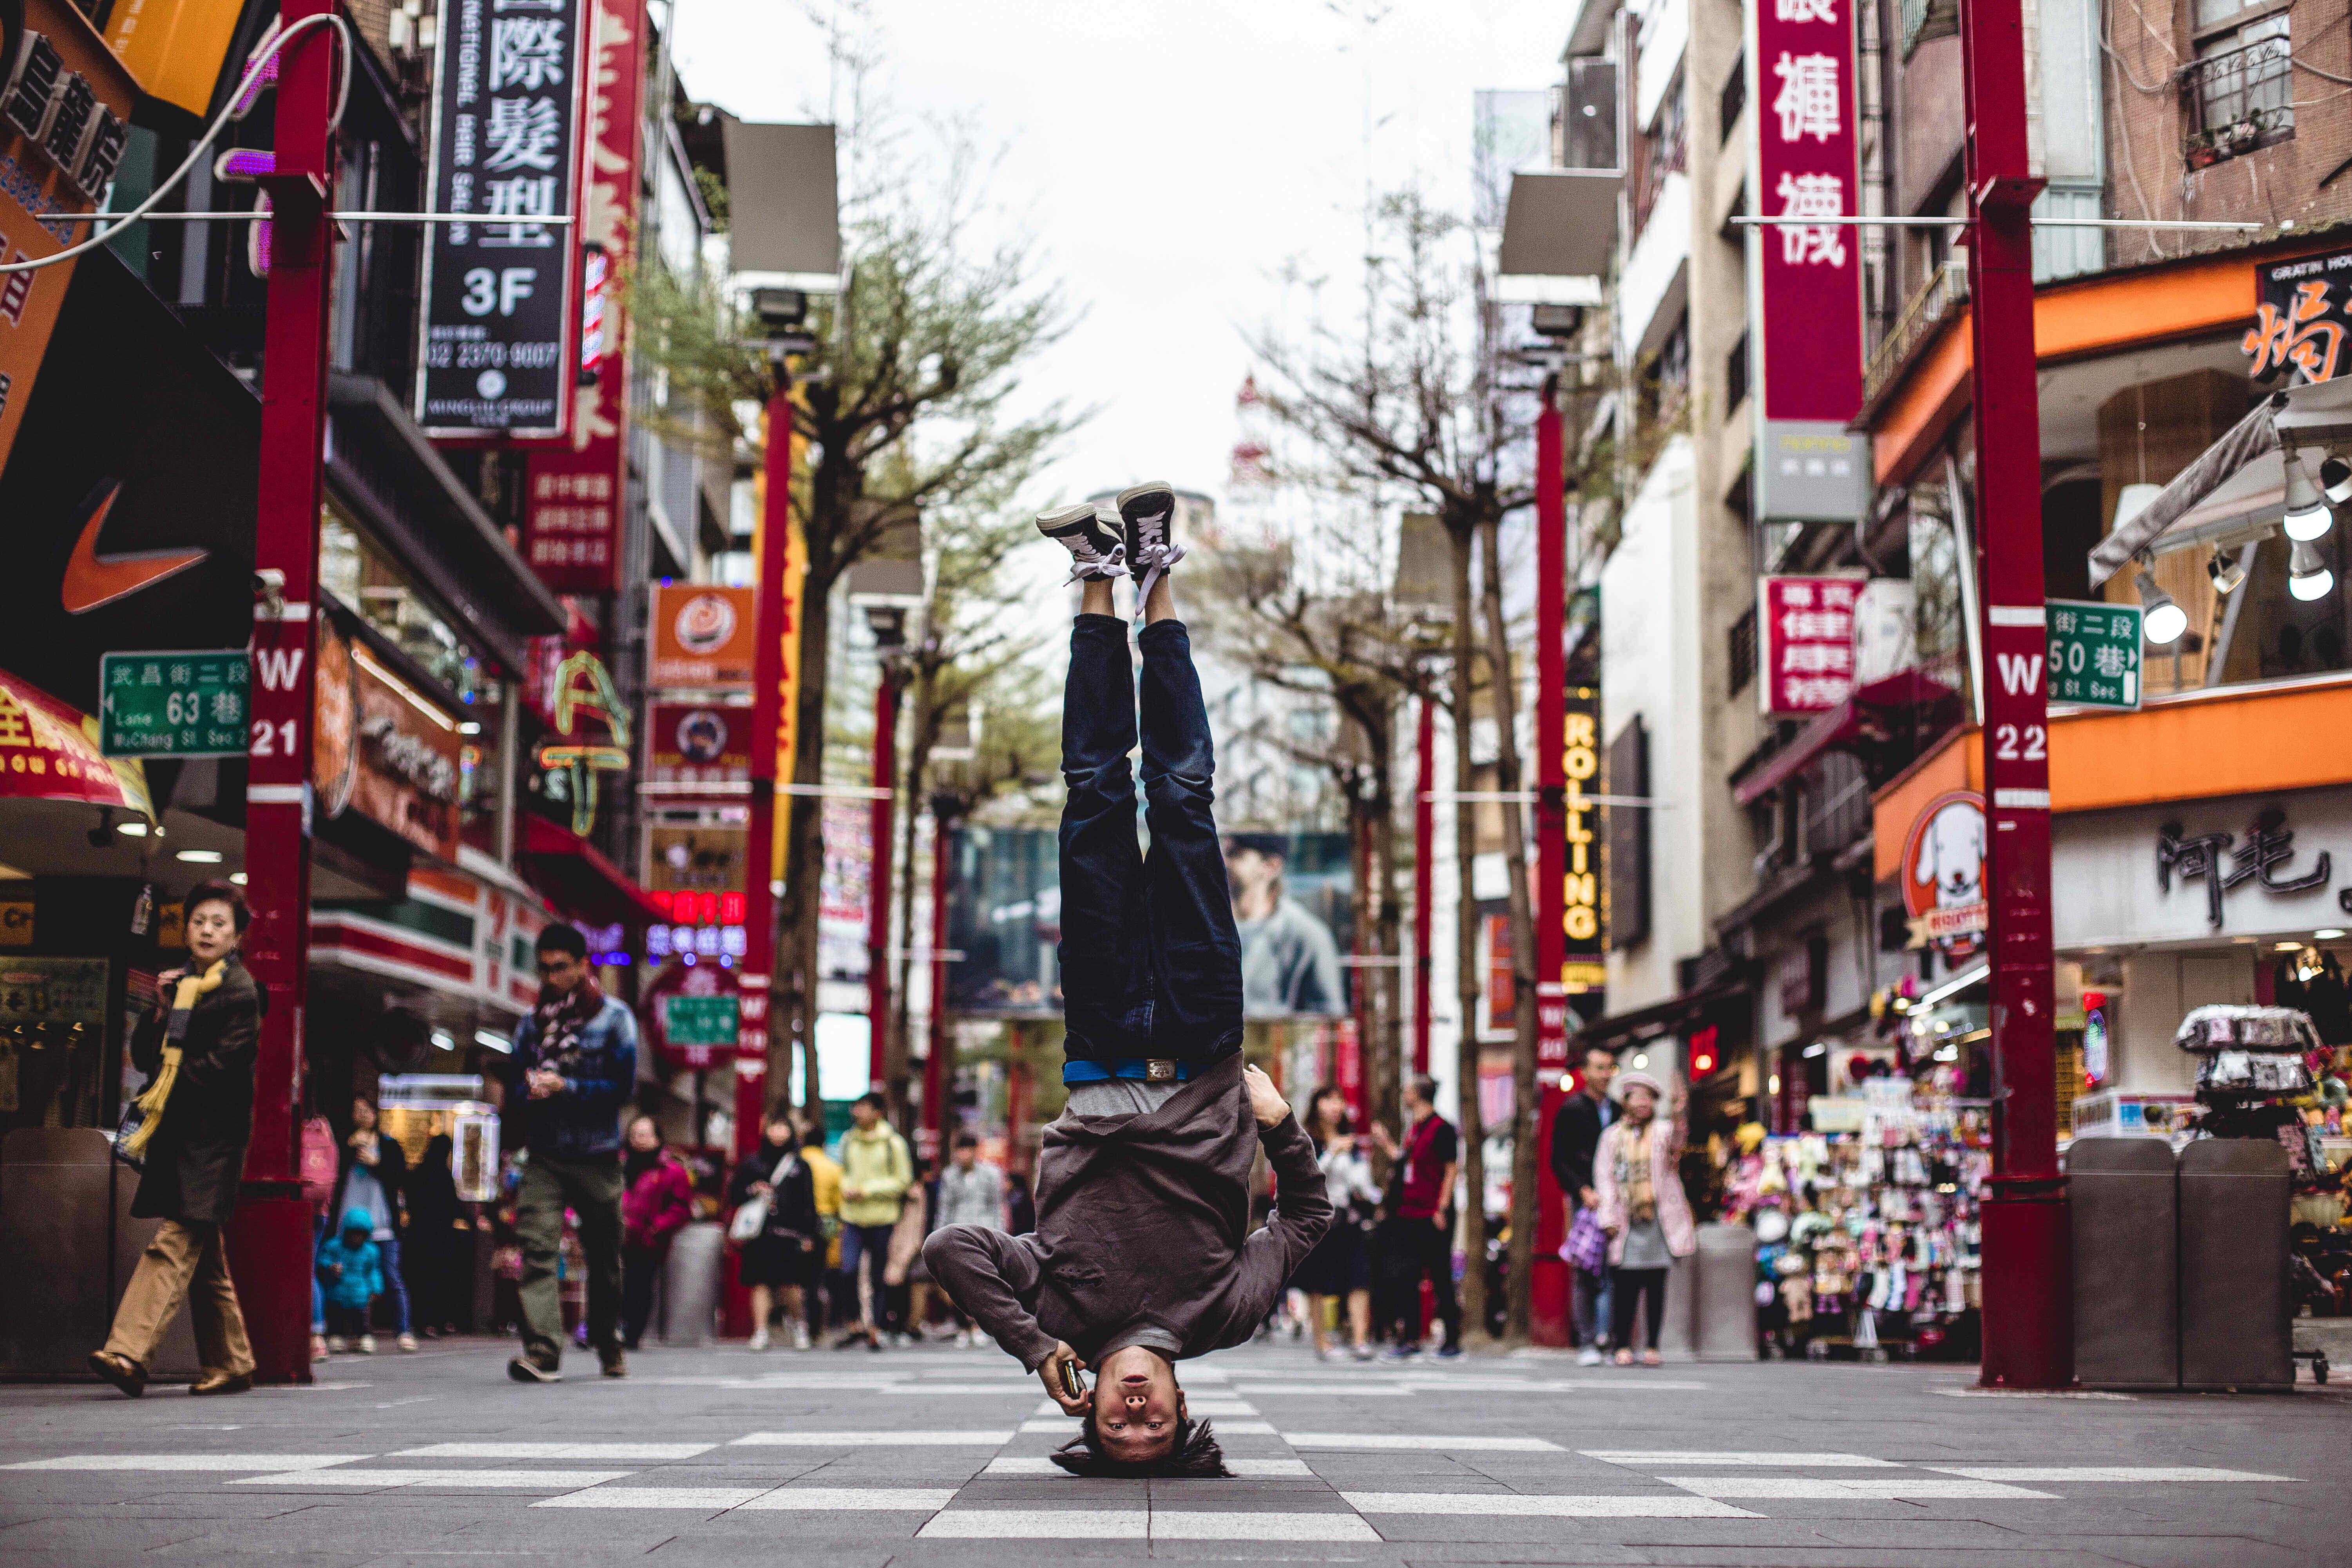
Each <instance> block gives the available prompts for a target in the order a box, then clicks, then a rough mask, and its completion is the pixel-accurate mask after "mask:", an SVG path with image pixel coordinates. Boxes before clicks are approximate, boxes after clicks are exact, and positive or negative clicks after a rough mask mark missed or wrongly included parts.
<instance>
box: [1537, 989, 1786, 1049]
mask: <svg viewBox="0 0 2352 1568" xmlns="http://www.w3.org/2000/svg"><path fill="white" fill-rule="evenodd" d="M1746 994H1748V986H1747V984H1745V983H1744V982H1742V981H1738V980H1727V981H1721V982H1718V983H1717V984H1713V985H1707V986H1702V987H1700V988H1699V989H1697V990H1695V991H1685V992H1684V993H1683V994H1681V995H1679V996H1673V997H1669V998H1667V999H1666V1000H1665V1001H1664V1002H1655V1003H1653V1004H1651V1005H1649V1006H1647V1007H1635V1008H1632V1009H1630V1010H1628V1011H1626V1012H1623V1013H1616V1014H1612V1015H1611V1016H1608V1017H1605V1018H1595V1019H1594V1020H1593V1021H1592V1022H1591V1023H1590V1024H1587V1025H1586V1026H1584V1027H1583V1028H1581V1029H1579V1030H1578V1031H1576V1035H1575V1038H1574V1044H1575V1045H1576V1047H1577V1048H1579V1049H1584V1048H1586V1047H1595V1046H1597V1047H1601V1048H1602V1049H1604V1050H1613V1049H1615V1048H1616V1047H1617V1045H1618V1043H1619V1042H1620V1041H1622V1040H1626V1039H1629V1038H1631V1037H1633V1036H1635V1035H1642V1032H1643V1030H1648V1031H1649V1033H1648V1034H1647V1035H1643V1038H1648V1037H1651V1036H1655V1035H1664V1034H1672V1033H1675V1032H1676V1031H1678V1030H1680V1029H1681V1028H1683V1027H1684V1026H1686V1025H1689V1024H1693V1023H1696V1022H1697V1021H1698V1020H1699V1019H1701V1018H1704V1017H1706V1016H1707V1014H1708V1013H1709V1012H1710V1011H1711V1010H1712V1009H1713V1008H1715V1007H1716V1006H1717V1005H1718V1004H1721V1003H1725V1002H1729V1001H1732V1000H1734V999H1735V998H1738V997H1741V996H1745V995H1746ZM1652 1025H1656V1026H1658V1027H1656V1028H1652V1027H1651V1026H1652Z"/></svg>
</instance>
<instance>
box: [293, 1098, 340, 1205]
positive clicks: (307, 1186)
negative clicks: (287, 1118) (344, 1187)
mask: <svg viewBox="0 0 2352 1568" xmlns="http://www.w3.org/2000/svg"><path fill="white" fill-rule="evenodd" d="M299 1169H300V1173H301V1177H302V1195H303V1197H305V1198H307V1199H309V1200H310V1206H311V1207H312V1208H314V1209H323V1208H325V1207H326V1206H327V1205H328V1204H329V1203H330V1202H331V1201H332V1200H333V1198H334V1195H335V1174H336V1173H337V1171H339V1170H340V1169H341V1155H340V1154H339V1153H338V1152H337V1150H336V1148H335V1129H334V1126H333V1124H332V1123H331V1122H330V1121H328V1120H327V1119H326V1118H325V1117H323V1116H306V1117H304V1118H303V1119H302V1157H301V1163H300V1167H299Z"/></svg>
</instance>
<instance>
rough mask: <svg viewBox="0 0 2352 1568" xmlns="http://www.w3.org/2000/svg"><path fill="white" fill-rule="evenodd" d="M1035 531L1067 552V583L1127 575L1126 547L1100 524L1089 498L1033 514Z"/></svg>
mask: <svg viewBox="0 0 2352 1568" xmlns="http://www.w3.org/2000/svg"><path fill="white" fill-rule="evenodd" d="M1037 531H1038V532H1040V533H1042V534H1044V535H1045V537H1046V538H1048V539H1050V540H1052V541H1054V542H1055V543H1056V544H1059V545H1060V546H1061V547H1062V548H1063V549H1065V550H1066V551H1068V552H1070V575H1069V578H1068V582H1067V583H1065V584H1064V586H1067V585H1068V583H1076V582H1077V581H1079V580H1080V579H1082V578H1089V577H1098V578H1102V579H1105V580H1108V579H1110V578H1113V577H1124V576H1126V575H1127V546H1125V545H1124V544H1121V543H1120V542H1119V538H1118V533H1117V531H1114V530H1112V529H1111V528H1110V527H1109V526H1108V525H1107V524H1106V523H1104V521H1103V520H1102V514H1101V513H1099V512H1097V510H1095V509H1094V504H1093V503H1092V502H1090V501H1080V502H1078V503H1077V504H1076V506H1066V507H1063V508H1061V509H1060V510H1057V511H1047V512H1040V513H1038V515H1037Z"/></svg>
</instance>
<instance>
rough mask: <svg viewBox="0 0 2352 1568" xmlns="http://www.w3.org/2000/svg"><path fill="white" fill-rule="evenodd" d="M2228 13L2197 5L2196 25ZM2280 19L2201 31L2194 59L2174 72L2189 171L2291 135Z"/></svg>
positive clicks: (2286, 43)
mask: <svg viewBox="0 0 2352 1568" xmlns="http://www.w3.org/2000/svg"><path fill="white" fill-rule="evenodd" d="M2232 9H2233V8H2232V7H2230V6H2228V5H2226V3H2225V0H2224V3H2218V4H2217V3H2216V0H2200V4H2199V5H2198V7H2197V11H2198V19H2199V21H2200V23H2202V22H2204V21H2206V20H2207V18H2209V17H2211V18H2212V19H2214V20H2215V21H2226V20H2227V19H2228V17H2229V16H2231V14H2232ZM2292 54H2293V39H2292V38H2291V37H2290V36H2289V32H2288V25H2287V13H2286V12H2284V11H2283V10H2282V11H2273V12H2272V13H2270V14H2269V15H2268V16H2258V17H2255V18H2254V19H2253V20H2252V21H2249V22H2244V23H2241V24H2239V25H2237V26H2223V27H2221V28H2219V29H2218V30H2212V31H2204V32H2200V36H2199V37H2198V40H2197V58H2196V61H2195V63H2193V64H2192V65H2190V66H2189V68H2187V69H2186V70H2184V71H2183V72H2182V73H2181V90H2182V94H2183V96H2184V97H2185V98H2186V99H2187V100H2188V102H2187V103H2186V105H2185V108H2186V109H2187V110H2188V116H2189V142H2188V146H2187V148H2186V149H2185V153H2186V155H2187V158H2188V162H2189V167H2190V168H2192V169H2196V168H2202V167H2204V166H2206V165H2208V164H2210V163H2218V162H2220V161H2221V160H2222V159H2224V158H2234V157H2236V156H2238V155H2239V154H2241V153H2251V152H2252V151H2254V150H2255V149H2256V148H2258V147H2268V146H2270V145H2272V144H2273V143H2274V142H2284V141H2285V140H2287V139H2288V138H2289V137H2291V136H2293V135H2294V61H2293V58H2292Z"/></svg>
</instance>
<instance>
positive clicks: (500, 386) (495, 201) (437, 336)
mask: <svg viewBox="0 0 2352 1568" xmlns="http://www.w3.org/2000/svg"><path fill="white" fill-rule="evenodd" d="M580 11H581V0H448V3H447V4H446V5H445V6H444V7H443V9H442V12H441V26H440V46H439V47H440V58H439V60H438V61H437V63H436V68H435V75H434V83H433V164H432V174H431V182H432V192H433V208H434V210H435V211H436V212H442V213H464V214H473V213H479V214H480V215H481V216H482V218H483V221H482V222H480V223H443V224H435V225H432V226H431V237H430V238H429V239H428V240H427V241H426V247H425V310H424V312H423V316H424V338H425V341H424V346H423V351H422V363H423V366H424V374H421V375H419V376H418V377H417V380H416V417H417V423H418V424H420V425H422V426H424V427H425V432H426V434H428V435H432V436H436V437H453V436H455V437H465V436H536V437H552V436H560V435H562V433H563V430H564V426H565V424H566V416H567V415H568V413H569V412H570V409H571V403H572V389H571V372H572V362H573V349H574V347H575V344H574V342H573V340H574V338H575V337H576V335H577V330H578V321H577V319H576V317H575V314H574V312H573V310H572V273H573V268H574V265H575V262H574V256H575V253H576V251H577V249H578V243H577V238H576V237H575V235H574V233H573V230H572V228H571V227H570V226H568V225H565V224H562V223H551V222H547V221H543V220H547V219H560V218H565V217H568V216H571V215H572V210H573V207H574V205H575V204H574V202H573V200H572V197H573V195H574V189H575V185H576V183H577V170H578V165H579V146H578V136H577V130H578V125H579V119H580V109H579V106H580V96H581V83H580V55H581V40H580V30H581V29H580Z"/></svg>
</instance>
